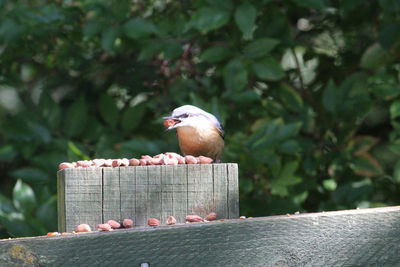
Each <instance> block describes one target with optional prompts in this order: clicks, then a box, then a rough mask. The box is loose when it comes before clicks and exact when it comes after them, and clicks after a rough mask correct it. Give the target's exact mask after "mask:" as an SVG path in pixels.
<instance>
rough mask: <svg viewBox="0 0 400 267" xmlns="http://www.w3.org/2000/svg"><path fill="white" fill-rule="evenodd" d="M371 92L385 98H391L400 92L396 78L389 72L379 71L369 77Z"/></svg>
mask: <svg viewBox="0 0 400 267" xmlns="http://www.w3.org/2000/svg"><path fill="white" fill-rule="evenodd" d="M368 84H369V85H370V87H371V93H373V94H374V95H376V96H377V97H379V98H381V99H383V100H390V99H393V98H395V97H397V96H398V95H399V94H400V85H399V84H398V83H397V81H396V78H395V77H394V76H393V75H390V74H388V73H379V74H376V75H373V76H371V77H369V78H368Z"/></svg>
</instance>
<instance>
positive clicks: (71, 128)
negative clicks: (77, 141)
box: [64, 97, 88, 137]
mask: <svg viewBox="0 0 400 267" xmlns="http://www.w3.org/2000/svg"><path fill="white" fill-rule="evenodd" d="M87 109H88V108H87V105H86V102H85V99H84V98H83V97H80V98H78V100H76V101H75V102H74V103H73V104H72V105H71V106H70V107H69V108H68V111H67V115H66V119H65V122H64V127H65V131H66V133H67V135H68V136H71V137H76V136H79V135H80V134H81V133H82V132H83V130H84V129H85V123H86V119H87Z"/></svg>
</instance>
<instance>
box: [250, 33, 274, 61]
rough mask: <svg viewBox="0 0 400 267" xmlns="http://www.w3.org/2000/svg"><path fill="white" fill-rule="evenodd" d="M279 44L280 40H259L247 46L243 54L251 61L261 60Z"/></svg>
mask: <svg viewBox="0 0 400 267" xmlns="http://www.w3.org/2000/svg"><path fill="white" fill-rule="evenodd" d="M278 44H279V40H276V39H272V38H261V39H257V40H254V41H252V42H251V43H249V44H247V45H246V46H245V47H244V49H243V53H244V55H245V56H246V57H247V58H250V59H255V58H260V57H263V56H265V55H267V54H268V53H269V52H271V51H272V50H273V49H274V48H275V47H276V46H277V45H278Z"/></svg>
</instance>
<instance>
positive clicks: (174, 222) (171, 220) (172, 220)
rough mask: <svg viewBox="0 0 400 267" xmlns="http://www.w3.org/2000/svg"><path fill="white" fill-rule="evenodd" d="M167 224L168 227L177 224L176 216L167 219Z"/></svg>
mask: <svg viewBox="0 0 400 267" xmlns="http://www.w3.org/2000/svg"><path fill="white" fill-rule="evenodd" d="M167 224H168V225H172V224H176V219H175V217H174V216H169V217H168V219H167Z"/></svg>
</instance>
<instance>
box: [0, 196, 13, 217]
mask: <svg viewBox="0 0 400 267" xmlns="http://www.w3.org/2000/svg"><path fill="white" fill-rule="evenodd" d="M11 212H15V207H14V205H13V203H12V201H11V200H10V199H9V198H8V197H6V196H4V195H2V194H0V216H1V215H3V214H7V213H11Z"/></svg>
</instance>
